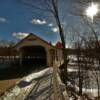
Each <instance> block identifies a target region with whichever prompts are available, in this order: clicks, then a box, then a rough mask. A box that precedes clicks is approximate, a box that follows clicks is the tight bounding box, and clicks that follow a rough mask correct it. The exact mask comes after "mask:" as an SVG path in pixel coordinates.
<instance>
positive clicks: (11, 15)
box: [0, 0, 80, 43]
mask: <svg viewBox="0 0 100 100" xmlns="http://www.w3.org/2000/svg"><path fill="white" fill-rule="evenodd" d="M72 1H73V0H67V3H66V8H67V10H66V14H65V16H66V22H62V23H63V24H66V25H65V26H67V25H68V24H76V23H77V25H76V26H77V27H79V26H80V24H78V23H80V20H79V18H78V17H77V16H72V15H70V14H69V13H68V10H69V9H71V6H72V4H73V2H72ZM61 12H62V13H63V11H61ZM26 33H34V34H36V35H37V36H40V37H41V38H43V39H44V40H46V41H48V42H51V43H56V42H57V41H60V37H59V33H58V28H57V26H56V25H55V24H54V20H52V18H49V17H46V16H44V14H41V15H39V14H36V13H34V9H31V8H28V7H26V6H25V5H24V4H23V3H22V2H21V0H0V40H2V39H4V40H7V41H17V40H18V39H22V37H23V36H24V35H25V36H26V35H27V34H26ZM68 38H69V37H67V39H68Z"/></svg>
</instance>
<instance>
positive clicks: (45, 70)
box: [24, 68, 50, 82]
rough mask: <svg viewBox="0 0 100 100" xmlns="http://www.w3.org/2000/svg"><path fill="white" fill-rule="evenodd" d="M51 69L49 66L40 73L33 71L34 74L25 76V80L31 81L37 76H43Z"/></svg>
mask: <svg viewBox="0 0 100 100" xmlns="http://www.w3.org/2000/svg"><path fill="white" fill-rule="evenodd" d="M49 70H50V68H47V69H44V70H42V71H40V72H38V73H32V74H30V75H28V76H27V77H25V79H24V81H26V82H31V81H32V80H33V79H36V78H39V77H41V76H43V75H44V74H45V73H46V72H48V71H49Z"/></svg>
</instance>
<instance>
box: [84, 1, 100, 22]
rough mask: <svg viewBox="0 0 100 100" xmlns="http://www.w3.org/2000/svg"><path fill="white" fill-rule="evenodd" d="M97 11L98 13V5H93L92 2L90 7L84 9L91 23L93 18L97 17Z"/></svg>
mask: <svg viewBox="0 0 100 100" xmlns="http://www.w3.org/2000/svg"><path fill="white" fill-rule="evenodd" d="M98 11H99V8H98V4H94V3H93V2H92V3H91V5H90V6H89V7H88V8H87V9H86V12H85V14H86V16H88V17H89V18H90V19H91V20H92V21H93V18H94V16H96V15H97V13H98Z"/></svg>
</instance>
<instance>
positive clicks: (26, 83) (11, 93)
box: [0, 68, 51, 100]
mask: <svg viewBox="0 0 100 100" xmlns="http://www.w3.org/2000/svg"><path fill="white" fill-rule="evenodd" d="M50 72H51V69H50V68H46V69H44V70H42V71H40V72H37V73H32V74H30V75H28V76H26V77H24V78H23V79H21V81H20V82H18V83H17V85H16V86H15V87H13V88H11V89H9V90H8V91H6V92H5V94H4V95H3V96H1V97H0V100H24V99H25V98H26V96H27V95H28V94H29V92H30V91H31V89H32V88H33V87H34V86H35V84H36V83H37V81H36V80H35V79H37V78H40V77H42V76H43V75H44V74H46V73H50Z"/></svg>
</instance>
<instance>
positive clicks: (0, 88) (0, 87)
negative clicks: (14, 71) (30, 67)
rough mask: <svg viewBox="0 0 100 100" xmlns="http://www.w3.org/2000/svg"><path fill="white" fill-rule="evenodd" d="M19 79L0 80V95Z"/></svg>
mask: <svg viewBox="0 0 100 100" xmlns="http://www.w3.org/2000/svg"><path fill="white" fill-rule="evenodd" d="M18 80H19V79H9V80H0V95H1V94H2V93H4V92H5V91H6V90H7V89H9V88H10V87H12V86H14V85H15V84H16V82H17V81H18Z"/></svg>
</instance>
